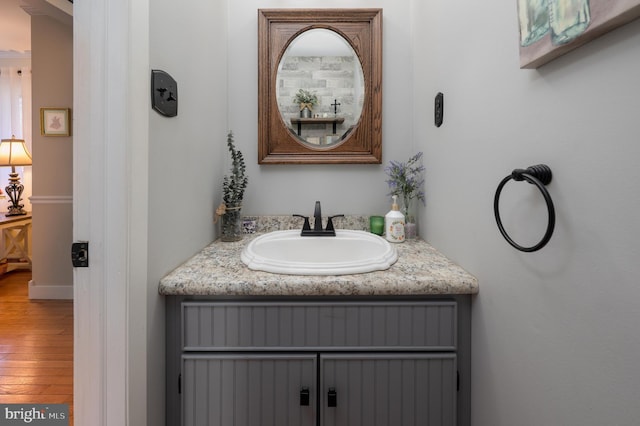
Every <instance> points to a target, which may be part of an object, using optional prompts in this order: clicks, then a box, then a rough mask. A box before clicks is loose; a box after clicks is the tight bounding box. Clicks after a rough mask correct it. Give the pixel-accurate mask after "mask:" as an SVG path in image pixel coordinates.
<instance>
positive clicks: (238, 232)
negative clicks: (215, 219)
mask: <svg viewBox="0 0 640 426" xmlns="http://www.w3.org/2000/svg"><path fill="white" fill-rule="evenodd" d="M241 209H242V204H240V203H229V204H228V205H226V206H225V212H224V214H223V215H222V221H221V223H222V224H221V228H222V229H221V231H222V234H221V236H220V239H221V240H222V241H240V240H241V239H242V214H241V212H240V211H241Z"/></svg>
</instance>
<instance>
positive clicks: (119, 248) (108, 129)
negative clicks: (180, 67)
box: [73, 0, 149, 426]
mask: <svg viewBox="0 0 640 426" xmlns="http://www.w3.org/2000/svg"><path fill="white" fill-rule="evenodd" d="M73 21H74V34H73V43H74V64H73V70H74V110H73V111H74V114H73V118H74V122H73V134H74V146H73V170H74V172H73V201H74V203H73V239H74V240H75V241H88V242H89V267H88V268H75V269H74V421H75V424H78V425H94V426H110V425H143V424H146V412H147V392H146V376H147V373H146V355H147V353H146V341H147V339H146V334H147V328H146V324H147V314H146V312H147V309H146V307H147V306H146V293H147V282H146V281H147V279H146V278H147V271H146V269H147V258H146V256H147V248H146V244H147V238H146V237H147V217H148V215H147V211H148V208H147V180H148V157H147V146H148V134H149V128H148V127H149V126H148V109H147V106H148V90H149V89H148V84H149V83H148V75H147V74H148V70H149V61H148V57H149V40H148V34H149V31H148V30H149V27H148V21H149V3H148V0H142V1H140V0H83V1H81V2H76V3H75V4H74V19H73ZM134 165H135V167H134Z"/></svg>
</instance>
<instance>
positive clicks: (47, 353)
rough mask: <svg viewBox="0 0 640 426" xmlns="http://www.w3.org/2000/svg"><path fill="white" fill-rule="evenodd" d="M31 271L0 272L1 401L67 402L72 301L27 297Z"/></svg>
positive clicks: (69, 396)
mask: <svg viewBox="0 0 640 426" xmlns="http://www.w3.org/2000/svg"><path fill="white" fill-rule="evenodd" d="M30 279H31V272H30V271H13V272H9V273H7V274H4V275H0V403H25V404H69V414H70V418H71V419H70V423H69V424H70V425H73V302H72V301H67V300H65V301H57V300H29V298H28V282H29V280H30Z"/></svg>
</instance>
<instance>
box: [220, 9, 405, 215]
mask: <svg viewBox="0 0 640 426" xmlns="http://www.w3.org/2000/svg"><path fill="white" fill-rule="evenodd" d="M228 7H229V26H228V32H229V67H230V69H231V70H233V71H232V72H230V73H229V123H230V128H231V129H233V130H234V133H235V134H236V143H237V146H238V148H239V149H240V150H241V151H242V153H243V154H244V155H245V158H246V159H247V173H248V176H249V187H248V189H247V191H246V194H245V201H244V209H243V211H244V213H245V214H292V213H300V214H307V215H309V214H312V213H313V208H314V203H315V201H316V200H320V201H321V202H322V209H323V210H322V211H323V214H337V213H345V214H350V213H351V214H353V213H364V214H384V213H386V212H387V211H388V210H389V207H390V206H391V201H390V199H388V197H387V196H386V194H387V192H388V190H387V186H386V183H385V178H386V176H385V174H384V172H383V168H384V164H385V163H388V161H389V160H392V159H394V160H401V159H405V158H408V157H409V156H410V155H411V152H410V140H411V130H412V129H411V127H412V126H411V98H412V94H411V91H412V88H411V85H409V84H407V82H408V81H410V80H411V48H410V46H409V43H408V42H409V40H410V24H411V20H410V14H409V2H408V1H404V2H398V1H393V0H376V1H371V0H352V1H348V2H344V1H339V0H329V1H319V0H309V1H304V2H303V1H300V0H288V1H282V0H280V1H276V0H267V1H265V0H247V1H235V2H233V1H230V2H228ZM345 7H348V8H352V7H371V8H379V7H381V8H383V9H384V11H383V26H384V28H383V50H384V54H383V57H384V63H383V79H384V90H383V123H382V130H383V148H382V162H383V164H381V165H303V166H297V165H261V166H259V165H258V160H257V157H258V125H257V121H258V99H257V93H258V74H257V70H258V62H257V61H258V34H257V33H258V21H257V18H258V9H260V8H263V9H266V8H345Z"/></svg>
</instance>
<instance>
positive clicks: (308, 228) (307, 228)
mask: <svg viewBox="0 0 640 426" xmlns="http://www.w3.org/2000/svg"><path fill="white" fill-rule="evenodd" d="M293 217H301V218H303V219H304V225H302V230H303V231H311V225H310V224H309V217H308V216H302V215H301V214H294V215H293Z"/></svg>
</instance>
